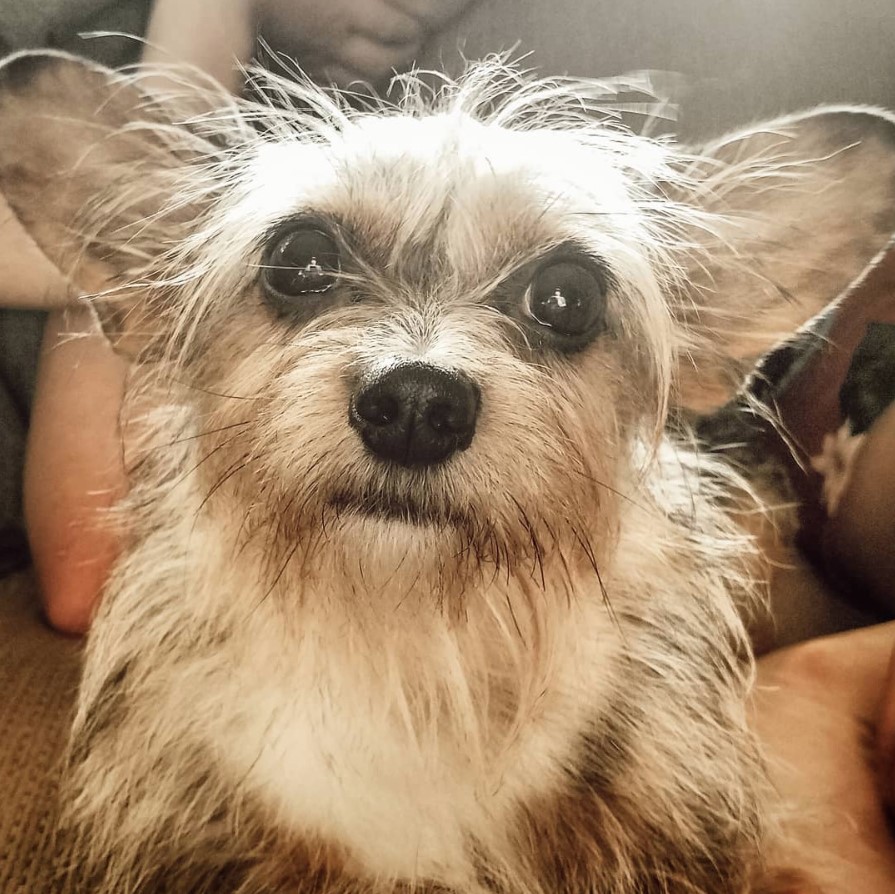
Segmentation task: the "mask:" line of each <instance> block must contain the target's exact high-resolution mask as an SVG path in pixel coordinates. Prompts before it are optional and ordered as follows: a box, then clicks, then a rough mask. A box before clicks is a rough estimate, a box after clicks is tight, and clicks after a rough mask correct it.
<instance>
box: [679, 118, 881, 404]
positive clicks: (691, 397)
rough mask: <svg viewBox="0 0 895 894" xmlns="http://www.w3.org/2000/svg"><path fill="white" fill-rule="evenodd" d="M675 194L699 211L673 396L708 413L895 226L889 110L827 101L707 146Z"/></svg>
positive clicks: (686, 264) (689, 253)
mask: <svg viewBox="0 0 895 894" xmlns="http://www.w3.org/2000/svg"><path fill="white" fill-rule="evenodd" d="M684 180H685V182H686V183H687V184H688V185H687V186H686V187H685V188H684V189H682V190H681V194H680V195H679V196H676V198H679V200H680V201H681V202H682V203H683V204H684V205H685V206H687V207H689V208H691V209H693V211H694V217H693V220H694V222H695V223H694V224H693V226H692V229H691V230H690V232H689V233H688V234H687V238H686V239H685V240H684V241H685V242H686V243H687V249H686V257H685V258H683V259H682V261H681V266H682V268H683V272H684V276H683V277H682V281H683V282H684V286H683V287H682V289H681V292H680V294H679V295H678V299H679V300H678V301H677V306H676V314H677V316H678V319H679V320H680V322H682V323H683V324H684V327H685V329H686V331H687V332H688V334H689V337H690V356H689V357H686V358H684V359H683V361H682V363H681V377H680V391H679V395H678V400H677V402H678V404H679V405H680V406H681V407H683V408H685V409H689V410H693V411H696V412H708V411H710V410H712V409H715V408H717V407H719V406H721V405H722V404H724V403H725V402H726V401H727V400H728V399H729V398H731V397H732V396H733V394H734V393H735V392H736V390H737V389H738V388H739V386H740V385H741V384H742V382H743V380H744V379H745V377H746V375H747V374H748V373H749V372H750V371H751V370H752V368H753V367H754V366H755V364H756V362H757V361H758V360H759V359H760V358H761V357H762V356H763V355H764V354H765V353H766V352H767V351H768V350H769V349H770V348H772V347H773V346H774V345H776V344H778V343H779V342H781V341H782V340H784V339H786V338H788V337H790V336H792V335H793V334H794V333H795V332H796V331H797V330H798V329H799V327H800V326H802V325H803V324H805V323H806V322H807V321H808V320H810V319H811V318H812V317H814V316H815V314H817V313H819V312H820V311H822V310H823V309H824V308H825V307H826V306H827V305H828V304H829V303H830V302H831V301H833V300H835V299H836V297H837V296H838V295H839V294H840V293H841V292H842V291H843V290H844V289H845V288H846V287H847V286H848V285H849V284H850V283H851V282H852V281H853V280H854V279H855V278H856V277H857V276H858V275H859V274H860V273H861V271H862V270H863V269H864V268H865V267H866V266H867V264H869V263H870V262H871V261H872V260H873V258H874V257H875V256H876V255H877V254H878V253H879V252H880V251H881V250H882V249H883V248H884V247H885V245H886V244H887V242H888V240H889V237H890V236H891V235H892V233H893V232H895V116H892V115H890V114H887V113H885V112H882V111H878V110H874V109H862V108H857V109H852V108H828V109H820V110H817V111H815V112H809V113H807V114H803V115H800V116H795V117H789V118H782V119H780V120H778V121H774V122H771V123H769V124H766V125H763V126H761V127H755V128H752V129H750V130H748V131H744V132H742V133H737V134H733V135H731V136H728V137H725V138H724V139H721V140H719V141H717V142H715V143H713V144H711V145H708V146H705V147H703V149H702V150H701V151H700V152H699V154H698V155H697V156H695V157H694V160H692V161H691V162H690V163H689V165H688V169H687V171H686V175H685V178H684Z"/></svg>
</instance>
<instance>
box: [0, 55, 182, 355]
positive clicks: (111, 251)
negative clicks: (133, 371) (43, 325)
mask: <svg viewBox="0 0 895 894" xmlns="http://www.w3.org/2000/svg"><path fill="white" fill-rule="evenodd" d="M163 124H164V121H163V118H162V116H161V113H160V111H159V108H158V106H155V105H153V104H152V103H151V102H150V101H148V100H147V98H146V96H145V95H144V94H143V93H142V92H141V91H140V90H138V89H137V87H136V86H135V85H134V83H133V81H132V80H128V79H127V78H126V77H124V76H122V75H119V74H116V73H114V72H112V71H111V70H109V69H106V68H103V67H101V66H98V65H94V64H92V63H88V62H85V61H83V60H80V59H78V58H76V57H74V56H69V55H67V54H63V53H56V52H35V53H20V54H16V55H14V56H11V57H9V58H8V59H6V60H5V61H4V62H3V64H2V65H0V191H2V193H3V195H4V196H5V199H6V202H7V203H8V205H9V206H10V208H11V209H12V211H13V213H14V214H15V215H16V217H17V218H18V221H19V222H20V223H21V224H22V226H23V227H24V229H25V230H26V231H27V233H28V234H29V236H30V237H31V239H33V241H34V243H36V245H37V247H38V248H39V249H40V250H41V251H42V252H43V254H44V255H45V256H46V258H48V259H49V261H50V262H52V264H53V265H55V267H56V268H58V270H59V271H60V272H61V274H62V275H63V277H65V278H66V279H67V280H68V281H69V282H70V283H71V284H72V286H73V288H74V290H75V291H79V292H81V293H82V294H88V295H99V296H102V295H103V293H106V294H107V295H109V299H108V300H104V299H103V298H102V297H100V298H99V299H98V300H96V301H95V306H96V307H97V310H98V311H99V312H100V317H101V318H102V320H103V324H104V328H105V329H106V332H107V334H108V335H109V336H110V337H111V338H112V341H113V343H114V344H115V345H116V347H117V348H118V349H119V350H122V351H123V352H124V353H128V354H135V353H137V352H138V351H139V350H140V349H141V347H142V343H143V341H144V339H143V337H142V335H143V333H144V331H145V330H146V326H145V323H146V321H147V320H150V319H153V318H154V317H156V316H157V313H158V308H154V307H151V306H150V305H151V303H152V300H151V299H150V300H140V301H133V300H128V298H126V297H121V298H120V299H117V298H115V297H113V296H114V290H115V289H116V287H118V286H120V285H123V284H125V283H126V282H127V281H128V272H129V270H132V269H133V267H134V264H135V258H137V257H139V254H140V251H141V249H142V248H143V246H141V245H140V233H141V230H142V229H145V225H146V222H147V221H150V220H154V219H155V218H156V217H157V216H158V215H159V212H160V210H161V209H162V208H163V207H164V205H165V203H166V201H167V200H168V199H169V198H170V196H169V195H166V194H165V183H166V182H167V183H168V184H170V183H171V182H173V177H168V178H167V181H166V178H165V175H166V174H172V175H173V173H174V172H175V171H177V170H178V168H180V167H182V165H183V158H182V157H179V156H178V153H177V152H176V151H174V150H172V148H171V145H170V139H168V138H166V136H165V133H166V132H165V128H164V126H160V125H163ZM109 290H112V291H111V292H110V291H109ZM137 335H139V337H138V338H136V339H135V340H134V337H136V336H137Z"/></svg>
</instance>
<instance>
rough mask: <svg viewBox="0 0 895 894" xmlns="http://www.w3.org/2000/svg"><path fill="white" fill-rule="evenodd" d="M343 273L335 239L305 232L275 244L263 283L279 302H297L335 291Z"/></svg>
mask: <svg viewBox="0 0 895 894" xmlns="http://www.w3.org/2000/svg"><path fill="white" fill-rule="evenodd" d="M340 269H341V268H340V262H339V247H338V245H336V242H335V240H334V239H333V238H332V236H330V235H329V234H327V233H324V232H323V231H321V230H316V229H312V228H302V229H298V230H291V231H289V232H288V233H286V234H284V235H281V236H280V237H279V238H278V239H277V240H276V241H274V242H273V244H272V245H271V247H270V248H269V249H268V251H267V254H266V256H265V258H264V263H263V265H262V270H263V274H262V281H263V284H264V287H265V289H267V290H268V291H269V292H271V293H273V295H274V296H275V297H277V298H297V297H300V296H302V295H316V294H320V293H321V292H326V291H328V290H329V289H331V288H332V286H333V284H334V283H335V282H336V280H337V278H338V275H339V272H340Z"/></svg>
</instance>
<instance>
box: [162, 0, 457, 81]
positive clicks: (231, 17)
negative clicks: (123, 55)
mask: <svg viewBox="0 0 895 894" xmlns="http://www.w3.org/2000/svg"><path fill="white" fill-rule="evenodd" d="M472 2H474V0H156V3H155V5H154V7H153V12H152V17H151V20H150V24H149V30H148V33H147V41H148V45H147V49H146V52H145V53H144V60H146V61H150V62H163V63H164V62H169V63H170V62H185V63H188V64H190V65H195V66H197V67H198V68H199V69H201V70H202V71H204V72H206V73H207V74H210V75H212V76H213V77H214V78H216V79H217V80H218V81H220V82H221V83H222V84H224V85H225V86H227V87H228V88H229V89H231V90H233V91H234V92H238V90H239V88H240V86H241V76H240V74H239V72H238V70H237V68H236V64H235V63H236V62H239V63H241V64H243V65H244V64H246V63H248V62H249V61H250V59H251V58H252V56H253V54H254V51H255V38H256V34H260V36H261V37H262V38H263V39H264V40H265V41H266V42H267V43H268V44H269V45H270V47H271V49H272V50H274V51H275V52H279V53H284V54H285V55H287V56H290V57H293V58H295V59H296V61H297V62H298V64H299V65H300V66H301V68H302V69H303V70H305V71H306V72H308V73H309V74H311V75H312V76H314V77H316V78H318V79H322V80H327V81H333V82H335V83H337V84H339V85H341V86H347V85H348V84H350V83H351V82H353V81H367V82H370V83H373V84H376V83H380V82H382V81H383V80H385V79H387V78H388V77H389V75H390V74H391V73H392V71H393V70H394V69H401V68H403V67H405V66H407V65H409V64H410V63H411V62H412V61H413V60H414V57H415V56H416V54H417V53H418V52H419V50H420V48H421V47H422V46H423V44H424V43H425V41H426V40H427V39H428V37H429V36H430V35H431V34H433V33H435V32H436V31H438V30H439V29H440V28H442V27H444V26H445V25H446V24H447V23H448V22H450V21H451V20H452V19H454V18H456V17H457V16H458V15H460V13H461V12H462V11H463V10H464V9H465V8H466V7H467V6H469V5H470V4H471V3H472Z"/></svg>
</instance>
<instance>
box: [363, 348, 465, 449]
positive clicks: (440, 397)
mask: <svg viewBox="0 0 895 894" xmlns="http://www.w3.org/2000/svg"><path fill="white" fill-rule="evenodd" d="M479 397H480V394H479V389H478V387H477V386H476V384H475V383H474V382H473V381H471V380H470V379H468V378H467V377H466V376H463V375H460V374H459V373H455V372H447V371H445V370H442V369H438V368H437V367H435V366H429V365H428V364H426V363H402V364H400V365H399V366H394V367H392V368H391V369H389V370H387V371H386V372H384V373H382V374H381V375H379V376H377V377H376V378H375V379H372V380H368V381H366V382H364V383H363V384H362V385H361V387H360V388H359V389H358V391H357V392H356V393H355V394H354V396H353V397H352V399H351V403H350V405H349V408H348V419H349V421H350V422H351V424H352V425H353V426H354V427H355V428H356V429H357V430H358V432H359V433H360V436H361V438H362V439H363V442H364V444H366V445H367V447H368V448H369V449H370V450H371V451H372V452H373V453H375V454H376V455H377V456H379V457H381V458H382V459H387V460H389V461H390V462H395V463H398V464H399V465H402V466H431V465H434V464H435V463H440V462H444V460H446V459H447V458H448V457H449V456H451V455H452V454H453V453H455V452H456V451H458V450H465V449H466V448H467V447H468V446H469V445H470V444H471V443H472V436H473V435H474V434H475V422H476V417H477V416H478V412H479Z"/></svg>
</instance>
